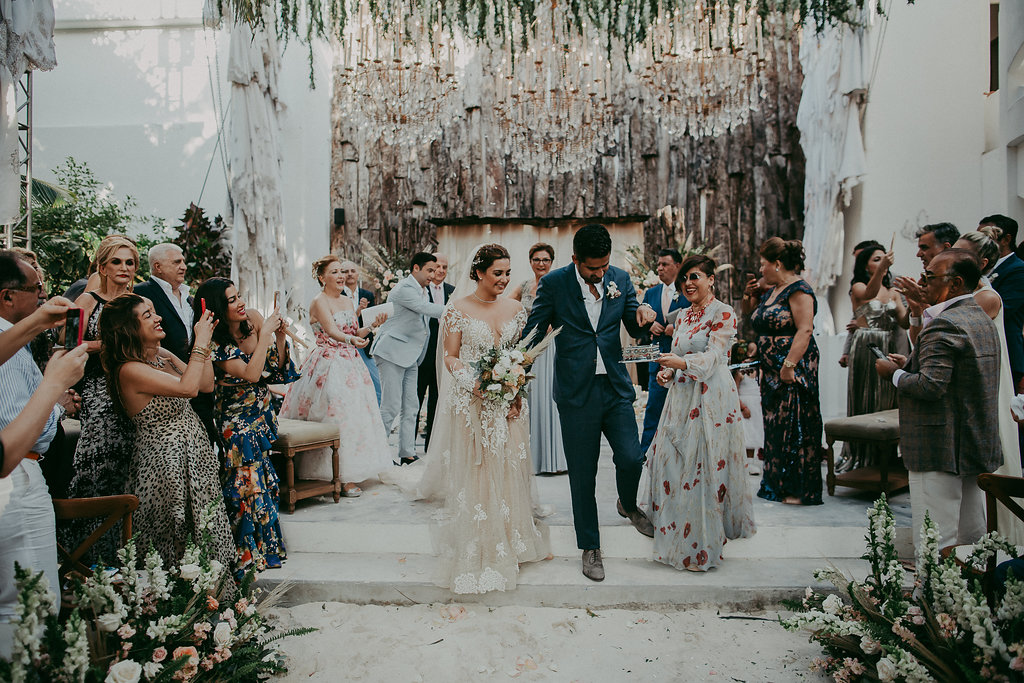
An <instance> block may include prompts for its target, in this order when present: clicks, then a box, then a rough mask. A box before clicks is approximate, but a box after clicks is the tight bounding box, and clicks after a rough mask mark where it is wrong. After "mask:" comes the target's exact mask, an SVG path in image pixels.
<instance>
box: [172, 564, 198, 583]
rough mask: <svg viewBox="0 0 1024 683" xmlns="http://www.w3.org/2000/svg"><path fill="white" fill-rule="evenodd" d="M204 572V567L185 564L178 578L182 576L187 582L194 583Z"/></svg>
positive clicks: (179, 571)
mask: <svg viewBox="0 0 1024 683" xmlns="http://www.w3.org/2000/svg"><path fill="white" fill-rule="evenodd" d="M202 571H203V569H202V567H200V566H199V565H198V564H183V565H181V568H180V569H179V570H178V576H180V577H181V578H182V579H183V580H185V581H192V580H194V579H196V578H198V577H199V573H200V572H202Z"/></svg>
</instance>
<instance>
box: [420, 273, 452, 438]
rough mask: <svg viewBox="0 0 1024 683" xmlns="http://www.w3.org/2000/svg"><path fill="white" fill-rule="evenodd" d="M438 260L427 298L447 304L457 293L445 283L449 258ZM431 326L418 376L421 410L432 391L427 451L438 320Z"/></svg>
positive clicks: (430, 415)
mask: <svg viewBox="0 0 1024 683" xmlns="http://www.w3.org/2000/svg"><path fill="white" fill-rule="evenodd" d="M434 258H436V259H437V270H435V271H434V280H433V281H432V282H430V283H429V284H427V287H426V290H427V297H428V298H429V299H430V302H431V303H434V304H447V303H448V297H450V296H451V295H452V292H453V291H455V287H454V286H453V285H450V284H448V283H447V282H445V281H444V279H445V277H447V275H448V257H447V256H445V255H444V254H434ZM427 323H428V325H429V326H430V339H429V341H427V354H426V355H425V356H424V357H423V362H422V363H420V367H419V371H418V372H417V375H416V394H417V396H418V397H419V405H420V410H422V409H423V397H424V396H425V395H426V394H427V391H428V390H429V391H430V396H428V397H427V431H426V435H425V437H424V440H423V448H424V450H426V448H427V446H429V445H430V432H431V430H432V429H433V428H434V414H435V413H436V412H437V337H438V320H437V318H430V319H429V320H427Z"/></svg>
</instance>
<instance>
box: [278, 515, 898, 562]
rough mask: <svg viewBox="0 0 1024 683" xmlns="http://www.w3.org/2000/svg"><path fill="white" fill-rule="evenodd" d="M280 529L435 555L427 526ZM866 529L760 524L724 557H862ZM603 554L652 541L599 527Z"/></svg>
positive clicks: (305, 540) (571, 547)
mask: <svg viewBox="0 0 1024 683" xmlns="http://www.w3.org/2000/svg"><path fill="white" fill-rule="evenodd" d="M281 527H282V531H283V533H284V537H285V542H286V543H287V546H288V550H289V552H290V553H293V554H294V553H317V554H331V553H338V554H343V555H344V556H345V557H348V556H350V555H353V554H380V553H394V554H399V555H408V554H415V555H430V554H432V553H433V549H432V547H431V539H430V527H429V525H428V524H413V523H405V524H366V523H356V522H339V521H327V520H304V519H301V518H297V517H291V516H286V515H282V517H281ZM549 529H550V532H551V552H552V553H554V555H555V556H557V557H573V558H574V557H576V556H577V555H578V554H579V551H578V550H577V548H576V536H575V533H574V531H573V528H572V527H571V526H567V525H553V526H550V527H549ZM865 533H866V529H865V528H864V527H862V526H833V527H822V526H761V527H758V530H757V534H755V535H754V536H753V537H751V538H740V539H736V540H734V541H729V543H728V544H726V557H727V558H745V559H786V558H838V559H843V558H860V557H861V556H862V555H863V554H864V548H865V541H864V535H865ZM896 543H897V546H896V547H897V550H898V551H899V554H900V556H901V557H913V545H912V543H911V533H910V529H908V528H906V527H897V529H896ZM601 545H602V550H603V551H604V554H605V557H615V558H635V559H646V558H647V557H648V556H649V555H650V552H651V541H650V539H648V538H646V537H644V536H641V535H640V534H639V533H637V531H636V530H635V529H633V527H632V526H630V525H628V524H622V525H616V526H602V527H601Z"/></svg>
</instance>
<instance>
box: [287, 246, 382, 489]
mask: <svg viewBox="0 0 1024 683" xmlns="http://www.w3.org/2000/svg"><path fill="white" fill-rule="evenodd" d="M313 276H314V277H315V278H316V279H317V280H318V281H319V282H320V284H321V286H322V287H323V292H321V293H320V294H318V295H317V296H316V297H315V298H314V299H313V303H311V304H310V307H309V319H310V322H311V324H312V327H313V332H314V333H315V335H316V348H315V349H314V350H313V352H312V353H311V354H310V355H309V357H308V358H306V362H304V363H303V364H302V377H301V378H300V379H299V380H298V381H297V382H295V383H294V384H292V385H291V387H290V388H289V390H288V394H287V395H286V396H285V399H284V405H283V406H282V407H281V417H286V418H292V419H296V420H309V421H311V422H335V423H337V424H338V427H339V429H340V432H341V447H340V449H339V451H338V454H339V464H340V467H339V477H340V478H341V481H342V482H343V485H342V495H344V496H347V497H350V498H353V497H356V496H359V494H361V493H362V489H361V488H359V486H357V484H356V482H361V481H366V480H367V479H377V478H379V473H380V472H383V471H385V470H387V469H388V468H389V467H391V450H390V448H389V447H388V442H387V435H386V433H385V432H384V422H383V420H382V419H381V416H380V409H379V408H378V407H377V394H376V392H375V391H374V388H373V382H372V380H371V379H370V373H369V371H368V370H367V369H366V365H365V364H364V363H363V360H362V358H361V357H360V356H359V349H361V348H363V347H365V346H366V345H367V343H368V341H367V339H366V337H367V335H368V334H369V333H370V332H371V330H372V329H373V327H376V326H379V325H380V323H381V322H383V320H382V319H379V320H375V321H374V324H373V325H372V326H369V327H359V323H358V320H357V319H356V313H355V309H354V308H353V305H352V300H351V299H349V298H348V297H344V296H342V295H341V290H342V287H343V286H344V284H345V274H344V273H343V272H342V268H341V260H340V259H339V258H338V257H337V256H333V255H330V256H325V257H324V258H322V259H319V260H317V261H316V262H314V263H313ZM383 317H384V316H381V318H383ZM297 474H298V476H299V478H301V479H327V480H330V479H333V478H334V473H333V471H332V465H331V454H330V450H329V449H324V450H323V451H322V452H321V453H307V454H306V455H304V456H303V458H302V459H301V460H300V461H299V463H298V465H297Z"/></svg>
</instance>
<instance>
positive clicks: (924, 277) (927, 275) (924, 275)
mask: <svg viewBox="0 0 1024 683" xmlns="http://www.w3.org/2000/svg"><path fill="white" fill-rule="evenodd" d="M949 276H950V275H949V273H943V274H942V275H936V274H935V273H929V272H928V271H927V270H926V271H924V272H923V273H921V280H923V281H924V283H925V284H928V283H929V282H931V281H932V280H934V279H936V278H942V279H943V280H945V279H948V278H949Z"/></svg>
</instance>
